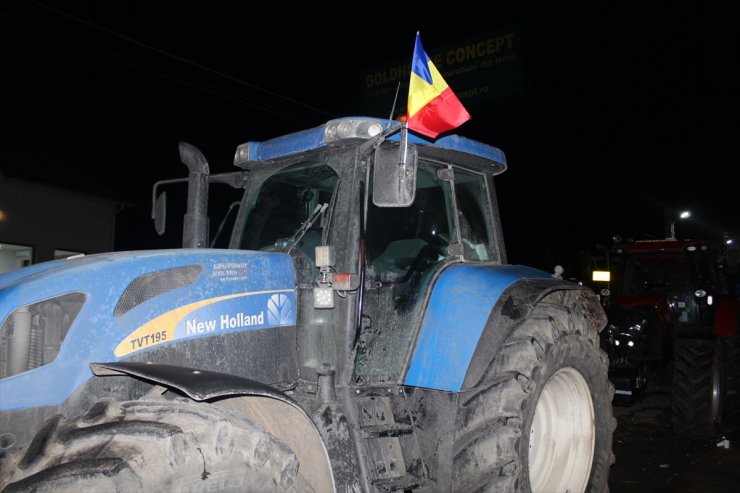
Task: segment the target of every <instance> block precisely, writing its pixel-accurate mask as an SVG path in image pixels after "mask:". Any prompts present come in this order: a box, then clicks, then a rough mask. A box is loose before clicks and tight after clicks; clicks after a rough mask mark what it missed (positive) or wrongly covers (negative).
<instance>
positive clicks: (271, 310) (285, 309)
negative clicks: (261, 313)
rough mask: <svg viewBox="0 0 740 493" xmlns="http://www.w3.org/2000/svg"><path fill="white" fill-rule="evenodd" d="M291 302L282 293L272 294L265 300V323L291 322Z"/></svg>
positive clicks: (279, 323) (292, 316) (287, 323)
mask: <svg viewBox="0 0 740 493" xmlns="http://www.w3.org/2000/svg"><path fill="white" fill-rule="evenodd" d="M293 318H294V308H293V303H292V302H291V301H290V298H288V297H287V296H286V295H284V294H280V293H278V294H273V295H272V296H270V299H269V300H267V323H268V324H270V325H290V324H292V323H293Z"/></svg>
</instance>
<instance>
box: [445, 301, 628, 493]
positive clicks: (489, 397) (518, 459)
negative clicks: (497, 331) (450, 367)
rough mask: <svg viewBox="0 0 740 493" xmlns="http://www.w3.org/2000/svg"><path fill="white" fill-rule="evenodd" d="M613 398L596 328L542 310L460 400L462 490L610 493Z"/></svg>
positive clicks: (564, 313)
mask: <svg viewBox="0 0 740 493" xmlns="http://www.w3.org/2000/svg"><path fill="white" fill-rule="evenodd" d="M613 395H614V387H613V386H612V385H611V383H610V382H609V379H608V358H607V357H606V354H605V353H604V352H602V351H601V350H600V349H599V347H598V337H597V334H596V329H595V328H588V327H587V324H586V322H585V320H584V319H583V318H582V317H581V316H579V314H577V313H576V312H573V311H571V310H569V309H568V308H566V307H565V306H562V305H560V304H552V303H540V304H538V305H537V306H536V307H535V308H534V310H533V312H532V314H531V315H530V316H529V317H527V318H526V319H524V320H523V321H521V322H520V323H519V324H518V325H517V326H516V327H515V328H514V330H513V332H512V333H511V334H510V335H509V337H508V339H507V340H506V341H505V343H504V345H503V346H502V348H501V350H500V351H499V353H498V355H497V356H496V359H495V360H494V361H493V363H492V366H491V368H490V369H489V371H488V374H487V376H486V378H485V380H484V382H483V384H481V385H480V386H478V387H477V388H476V389H475V390H473V391H471V392H469V393H468V395H466V396H464V397H463V399H462V400H461V407H460V410H459V413H458V425H457V429H458V435H457V437H456V448H455V458H454V473H453V474H454V477H453V480H454V482H455V491H465V492H467V491H496V492H510V493H514V492H516V493H519V492H530V491H531V492H535V493H544V492H547V493H559V492H560V493H564V492H566V491H567V492H583V491H595V492H600V493H601V492H605V491H608V485H607V482H608V476H609V467H610V466H611V464H612V463H613V462H614V456H613V454H612V434H613V432H614V429H615V427H616V420H615V419H614V417H613V413H612V406H611V401H612V397H613Z"/></svg>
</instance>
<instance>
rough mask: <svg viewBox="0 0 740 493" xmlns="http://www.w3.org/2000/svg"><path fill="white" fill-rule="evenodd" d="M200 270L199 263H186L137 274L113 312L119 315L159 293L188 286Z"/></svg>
mask: <svg viewBox="0 0 740 493" xmlns="http://www.w3.org/2000/svg"><path fill="white" fill-rule="evenodd" d="M202 270H203V269H202V267H201V266H200V265H187V266H185V267H177V268H174V269H164V270H160V271H157V272H150V273H148V274H144V275H142V276H139V277H137V278H136V279H134V280H133V281H131V284H129V285H128V287H127V288H126V291H124V293H123V296H121V299H120V300H118V304H116V309H115V310H114V311H113V314H114V315H115V316H116V317H120V316H121V315H123V314H124V313H126V312H127V311H129V310H131V309H132V308H134V307H135V306H138V305H140V304H141V303H144V302H145V301H147V300H150V299H152V298H154V297H156V296H159V295H160V294H163V293H166V292H168V291H172V290H173V289H177V288H181V287H184V286H188V285H190V284H192V283H194V282H195V280H196V279H197V278H198V276H199V275H200V273H201V271H202Z"/></svg>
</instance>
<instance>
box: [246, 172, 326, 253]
mask: <svg viewBox="0 0 740 493" xmlns="http://www.w3.org/2000/svg"><path fill="white" fill-rule="evenodd" d="M337 180H338V176H337V173H336V172H335V171H334V170H333V169H332V168H330V167H329V166H327V165H326V164H323V163H319V162H304V163H300V164H296V165H293V166H290V167H288V168H285V169H283V170H281V171H279V172H277V173H275V174H274V175H272V176H270V177H269V178H267V179H266V180H265V181H264V182H263V183H262V185H261V186H260V187H259V189H258V190H256V191H254V192H253V193H251V194H250V198H249V199H248V203H247V220H246V223H245V224H246V226H245V227H244V229H243V231H242V232H241V237H240V243H239V248H241V249H244V250H282V249H285V248H287V247H288V246H289V245H290V246H295V247H296V248H298V249H300V250H301V251H303V253H305V254H306V255H308V256H309V257H310V258H313V256H314V247H315V246H317V245H319V244H320V243H321V220H320V219H319V220H315V221H313V222H310V221H308V220H309V219H310V218H312V216H313V215H314V212H315V211H316V210H317V208H320V207H321V206H322V205H323V204H329V202H330V201H331V198H332V194H333V192H334V188H335V186H336V184H337ZM309 224H310V228H308V229H307V230H306V231H305V233H304V234H302V235H300V237H299V235H297V233H298V232H299V231H300V230H301V227H302V226H304V225H306V226H308V225H309ZM293 241H294V242H295V245H292V242H293Z"/></svg>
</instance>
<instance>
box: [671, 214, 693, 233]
mask: <svg viewBox="0 0 740 493" xmlns="http://www.w3.org/2000/svg"><path fill="white" fill-rule="evenodd" d="M687 217H691V211H681V212H680V214H679V215H678V218H674V219H673V220H671V239H673V240H675V239H676V219H686V218H687Z"/></svg>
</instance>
